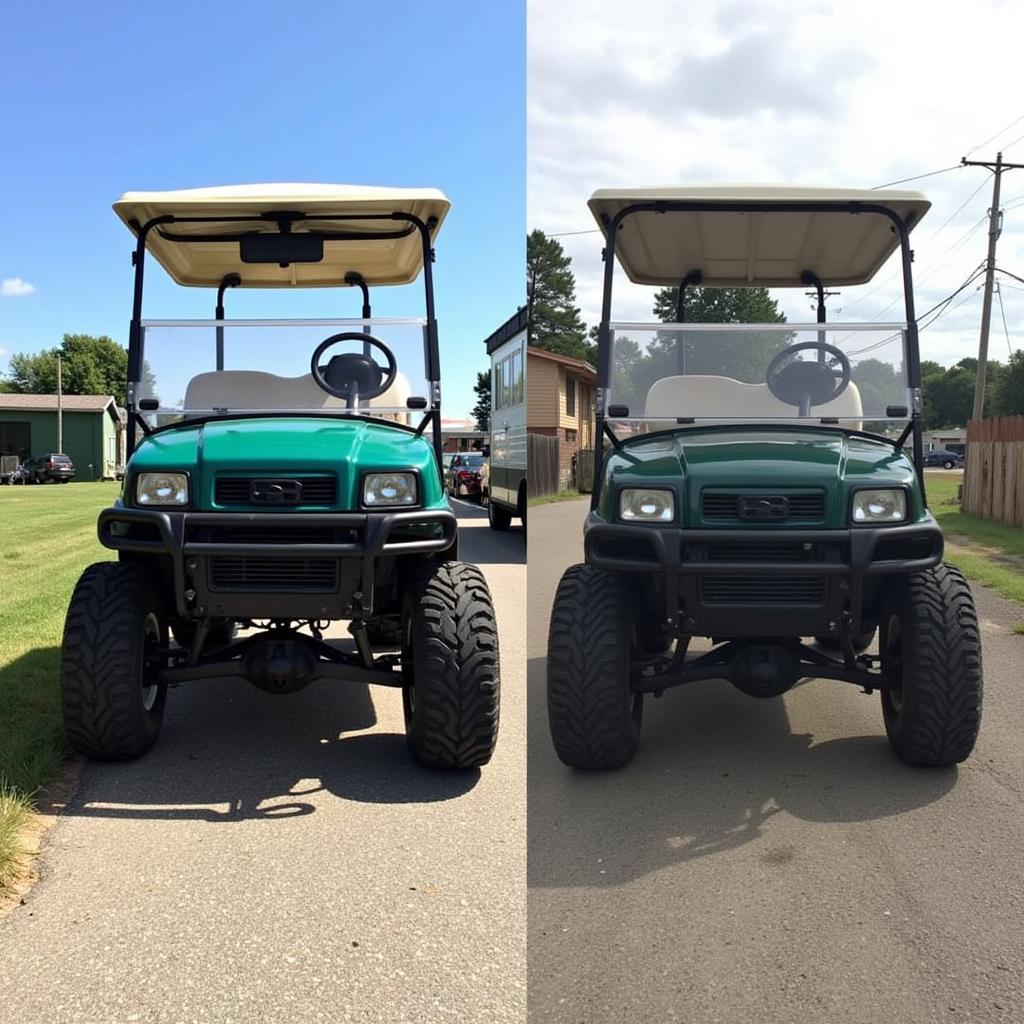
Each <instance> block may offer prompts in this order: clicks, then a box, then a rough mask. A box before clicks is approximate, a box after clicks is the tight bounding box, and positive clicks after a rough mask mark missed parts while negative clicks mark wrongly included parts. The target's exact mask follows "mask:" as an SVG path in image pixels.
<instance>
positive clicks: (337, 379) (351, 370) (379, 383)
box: [309, 331, 398, 408]
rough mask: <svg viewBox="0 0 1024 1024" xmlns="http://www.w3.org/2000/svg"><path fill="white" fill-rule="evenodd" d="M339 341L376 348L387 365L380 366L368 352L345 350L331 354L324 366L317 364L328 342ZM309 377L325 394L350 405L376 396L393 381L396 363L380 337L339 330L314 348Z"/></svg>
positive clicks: (334, 342)
mask: <svg viewBox="0 0 1024 1024" xmlns="http://www.w3.org/2000/svg"><path fill="white" fill-rule="evenodd" d="M342 341H361V342H362V343H363V345H364V347H365V346H372V347H373V348H377V349H380V351H381V352H383V353H384V357H385V358H386V359H387V367H386V368H382V367H381V365H380V364H379V363H377V362H376V361H375V360H373V359H372V358H371V357H370V356H369V354H368V353H366V352H365V351H364V352H345V353H344V354H342V355H337V356H332V357H331V358H330V359H329V360H328V362H327V365H326V366H321V365H320V357H321V356H322V355H323V354H324V352H325V351H326V350H327V349H329V348H330V347H331V346H332V345H337V344H338V343H339V342H342ZM309 369H310V372H311V373H312V374H313V380H315V381H316V382H317V384H319V385H320V387H321V388H323V390H324V391H326V392H327V394H329V395H334V397H335V398H344V399H345V400H346V401H347V402H348V405H349V408H352V407H353V406H354V405H355V403H356V402H357V401H358V400H359V399H360V398H376V397H377V396H378V395H383V394H384V392H385V391H387V389H388V388H389V387H391V385H392V384H394V382H395V377H396V376H397V375H398V363H397V362H396V361H395V354H394V352H392V351H391V349H390V348H388V346H387V345H385V344H384V342H383V341H381V340H380V338H375V337H374V336H373V335H372V334H363V333H362V332H361V331H343V332H342V333H341V334H332V335H331V336H330V337H329V338H324V340H323V341H321V342H320V344H319V345H317V347H316V351H315V352H314V353H313V358H312V359H311V360H310V364H309Z"/></svg>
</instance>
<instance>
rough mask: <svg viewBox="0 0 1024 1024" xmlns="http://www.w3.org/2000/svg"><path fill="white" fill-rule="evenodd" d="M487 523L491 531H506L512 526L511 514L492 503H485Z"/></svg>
mask: <svg viewBox="0 0 1024 1024" xmlns="http://www.w3.org/2000/svg"><path fill="white" fill-rule="evenodd" d="M487 522H488V524H489V525H490V527H491V529H492V530H507V529H508V528H509V527H510V526H511V525H512V513H511V512H509V510H508V509H507V508H503V507H502V506H501V505H495V504H494V502H493V501H489V502H488V503H487Z"/></svg>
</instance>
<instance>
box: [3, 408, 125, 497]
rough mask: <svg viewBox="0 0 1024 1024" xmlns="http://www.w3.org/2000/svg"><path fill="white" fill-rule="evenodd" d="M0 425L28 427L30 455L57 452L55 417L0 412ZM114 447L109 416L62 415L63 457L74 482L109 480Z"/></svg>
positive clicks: (114, 459)
mask: <svg viewBox="0 0 1024 1024" xmlns="http://www.w3.org/2000/svg"><path fill="white" fill-rule="evenodd" d="M0 422H2V423H9V424H13V423H23V424H27V425H28V429H29V454H30V455H32V456H36V455H44V454H46V453H47V452H55V451H57V415H56V413H53V412H49V411H46V412H35V411H33V412H28V411H21V410H16V409H0ZM117 444H118V441H117V424H116V423H115V422H114V420H113V418H112V417H111V415H110V413H109V412H65V413H64V453H65V454H66V455H68V456H70V458H71V461H72V462H73V463H74V464H75V479H76V480H99V479H100V478H101V477H104V476H105V477H113V475H114V471H115V469H116V467H117V461H118V460H117ZM22 454H23V453H22Z"/></svg>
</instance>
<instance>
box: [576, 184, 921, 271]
mask: <svg viewBox="0 0 1024 1024" xmlns="http://www.w3.org/2000/svg"><path fill="white" fill-rule="evenodd" d="M662 201H664V202H687V203H695V204H704V203H706V204H708V206H709V208H708V209H706V210H701V209H697V210H694V211H687V212H670V213H657V212H649V213H648V212H638V213H634V214H630V215H629V216H628V217H626V219H625V220H624V221H622V222H621V223H620V226H619V230H618V232H617V233H616V239H615V255H616V256H617V257H618V259H619V262H620V263H621V264H622V267H623V269H624V270H625V271H626V273H627V274H628V275H629V278H630V280H631V281H635V282H636V283H637V284H653V285H677V284H679V282H680V281H681V280H682V279H683V278H684V277H685V276H686V275H687V274H688V273H689V272H690V271H691V270H699V271H700V272H701V277H702V283H703V284H704V285H708V286H711V287H743V286H754V285H757V286H762V287H766V288H786V287H798V286H801V285H803V282H802V281H801V275H802V273H803V272H804V271H805V270H810V271H813V272H814V273H815V274H817V275H818V277H820V278H821V280H822V281H823V282H824V283H825V284H828V285H852V284H862V283H863V282H865V281H870V280H871V278H872V277H873V276H874V275H875V274H876V273H877V272H878V270H879V268H880V267H881V266H882V264H883V263H884V262H885V261H886V260H887V259H888V258H889V256H890V255H891V254H892V253H893V251H894V250H895V249H896V248H897V247H898V246H899V236H898V234H897V233H896V230H895V226H894V225H893V223H892V222H891V221H890V220H889V219H888V218H887V217H885V216H883V215H879V214H875V213H866V214H863V215H857V216H855V215H851V214H850V213H848V212H846V211H839V212H835V211H830V210H817V211H808V212H787V211H783V210H771V209H770V208H771V207H773V206H778V207H785V206H786V205H791V204H794V203H802V204H811V205H823V204H829V203H861V204H873V205H877V206H884V207H886V208H887V209H889V210H892V211H893V213H895V214H896V215H897V216H899V217H900V218H901V219H902V220H903V221H904V223H906V224H907V225H908V226H910V227H912V226H913V225H916V224H917V222H918V221H919V220H920V219H921V217H923V216H924V214H925V213H926V212H927V210H928V208H929V206H930V205H931V204H930V203H929V202H928V200H927V199H926V198H925V197H924V196H923V195H921V193H920V192H908V191H904V190H902V189H841V188H814V187H808V186H799V185H793V186H790V185H694V186H689V187H686V188H647V189H643V188H641V189H598V191H597V192H595V193H594V194H593V195H592V196H591V197H590V202H589V206H590V210H591V212H592V213H593V215H594V217H595V218H596V220H597V222H598V224H600V225H601V228H602V230H605V225H606V221H607V220H610V219H611V218H612V217H614V216H615V214H616V213H618V212H619V211H620V210H623V209H625V208H626V207H627V206H632V205H633V204H635V203H652V202H662ZM721 203H730V204H737V203H758V204H761V205H763V206H765V207H768V208H769V210H768V211H766V212H755V213H735V212H724V211H722V210H718V209H714V208H713V204H721Z"/></svg>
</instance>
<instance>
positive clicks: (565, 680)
mask: <svg viewBox="0 0 1024 1024" xmlns="http://www.w3.org/2000/svg"><path fill="white" fill-rule="evenodd" d="M632 638H633V621H632V611H631V607H630V599H629V592H628V589H627V586H626V581H625V580H624V579H623V577H622V576H620V575H617V574H616V573H611V572H603V571H602V570H600V569H595V568H593V567H592V566H589V565H574V566H572V567H571V568H569V569H567V570H566V572H565V575H564V576H562V579H561V582H560V583H559V584H558V591H557V593H556V594H555V603H554V606H553V607H552V609H551V624H550V627H549V630H548V725H549V727H550V730H551V739H552V742H553V743H554V747H555V753H557V754H558V756H559V757H560V758H561V760H562V761H563V762H564V763H565V764H567V765H569V766H570V767H572V768H619V767H621V766H622V765H624V764H627V763H628V762H629V761H631V760H632V759H633V755H634V754H635V753H636V748H637V744H638V743H639V741H640V719H641V715H642V712H643V696H642V695H640V694H637V695H634V694H633V693H632V692H631V691H630V685H629V675H630V649H631V647H632Z"/></svg>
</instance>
